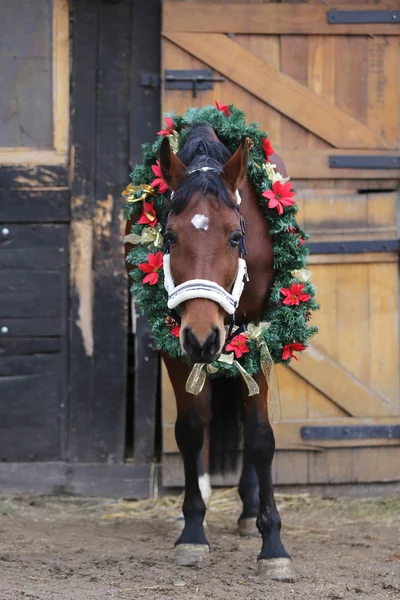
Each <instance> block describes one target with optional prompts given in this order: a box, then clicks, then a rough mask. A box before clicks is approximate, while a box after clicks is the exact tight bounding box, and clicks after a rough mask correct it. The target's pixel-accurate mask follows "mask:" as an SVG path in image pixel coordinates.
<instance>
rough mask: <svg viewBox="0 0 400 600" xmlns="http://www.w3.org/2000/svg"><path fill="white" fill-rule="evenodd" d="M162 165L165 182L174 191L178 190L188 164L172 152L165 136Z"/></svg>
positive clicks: (161, 152) (161, 154) (162, 144)
mask: <svg viewBox="0 0 400 600" xmlns="http://www.w3.org/2000/svg"><path fill="white" fill-rule="evenodd" d="M160 167H161V174H162V176H163V179H164V181H165V183H166V184H167V185H168V187H169V188H171V190H172V191H174V190H176V188H177V187H178V185H179V183H180V181H181V179H182V177H183V176H184V174H185V173H186V166H185V165H184V164H183V162H182V161H181V160H179V158H178V157H177V156H175V154H174V153H173V152H172V150H171V145H170V143H169V139H168V137H165V138H164V139H163V141H162V142H161V147H160Z"/></svg>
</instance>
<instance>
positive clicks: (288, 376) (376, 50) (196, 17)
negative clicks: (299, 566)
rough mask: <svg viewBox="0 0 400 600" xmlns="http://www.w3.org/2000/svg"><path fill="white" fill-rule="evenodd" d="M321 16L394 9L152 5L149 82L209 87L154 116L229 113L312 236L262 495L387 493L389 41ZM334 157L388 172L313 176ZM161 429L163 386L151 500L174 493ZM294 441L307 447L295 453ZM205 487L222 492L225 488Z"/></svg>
mask: <svg viewBox="0 0 400 600" xmlns="http://www.w3.org/2000/svg"><path fill="white" fill-rule="evenodd" d="M334 8H338V9H345V10H350V9H353V10H360V11H367V10H371V9H373V10H384V9H386V10H390V9H396V8H398V3H397V2H396V1H391V0H388V1H384V2H372V1H371V2H367V1H363V2H352V4H351V6H349V5H348V3H347V2H345V1H343V2H318V1H315V0H314V1H310V2H301V3H296V2H282V3H269V2H261V1H260V2H258V1H255V2H246V3H245V2H233V1H231V0H226V1H224V0H219V1H216V2H201V1H198V2H175V1H166V2H164V4H163V32H162V39H163V54H162V56H163V69H164V70H166V69H205V68H207V69H211V70H212V71H213V74H214V76H216V77H223V78H224V81H222V82H217V83H215V84H214V88H213V89H212V90H208V91H200V90H199V91H198V92H197V97H196V99H194V98H193V97H192V93H191V91H190V90H188V91H181V90H179V91H178V90H172V89H165V86H164V88H163V110H164V112H169V111H173V110H175V111H176V112H179V113H181V112H183V111H184V110H185V109H186V108H187V107H188V106H192V105H194V104H195V105H200V106H203V105H205V104H212V103H213V102H214V100H215V99H217V100H218V101H220V102H223V103H225V104H226V103H229V102H233V103H234V104H235V105H237V106H240V107H241V108H243V110H245V112H246V113H247V118H248V119H249V120H254V121H257V122H259V123H260V124H261V125H262V127H263V128H264V129H265V130H266V131H268V133H269V137H270V141H271V144H272V146H273V147H274V148H275V149H276V151H277V152H278V153H279V154H280V155H281V156H282V158H283V160H284V162H285V164H286V166H287V170H288V173H289V175H290V176H291V177H292V180H293V185H294V188H295V190H296V192H297V201H298V204H299V207H300V214H299V221H300V222H301V223H303V224H304V226H305V228H306V230H307V231H308V232H309V233H310V234H311V235H312V240H311V242H312V243H311V244H310V249H311V253H312V254H311V260H310V263H311V265H310V268H311V270H312V273H313V281H314V283H315V285H316V288H317V297H318V300H319V302H320V303H321V310H320V312H319V313H318V314H316V316H315V317H314V322H315V323H316V324H317V325H318V326H319V327H320V333H319V334H318V335H317V336H316V337H315V338H314V339H313V341H312V346H311V347H310V349H309V350H308V351H307V352H306V353H304V354H303V355H302V356H301V358H300V360H299V362H298V363H296V362H295V361H292V364H291V366H290V367H289V368H287V367H282V366H280V367H279V368H278V377H279V382H280V394H281V403H282V413H283V417H282V420H281V422H279V423H277V424H275V432H276V438H277V448H278V452H277V455H276V459H275V464H274V480H275V482H276V483H278V484H308V483H312V484H317V483H318V484H326V483H352V482H372V481H375V482H376V481H393V480H399V479H400V460H399V457H400V448H399V446H400V436H399V435H397V434H396V437H395V438H393V432H394V431H396V430H393V427H392V426H397V427H398V426H399V425H400V394H399V308H400V307H399V270H398V258H399V254H398V252H399V237H400V233H399V226H398V223H399V217H398V215H399V208H398V207H399V197H398V193H397V192H396V191H395V190H396V189H397V188H398V178H399V175H400V167H399V160H400V158H399V124H400V119H399V111H400V102H399V100H400V94H399V77H398V74H399V73H400V52H399V41H400V32H399V28H400V26H399V25H398V24H396V22H395V21H393V22H391V23H380V24H346V25H339V24H328V23H327V12H328V11H329V10H331V9H334ZM343 156H344V157H351V156H353V157H370V160H372V161H374V160H376V157H390V160H391V161H392V163H391V165H390V166H391V168H385V169H382V168H378V167H376V166H375V167H374V168H366V166H364V167H363V168H356V169H355V168H349V167H346V168H335V167H334V165H333V164H332V162H331V163H330V162H329V157H331V161H332V160H333V161H334V160H339V158H338V157H343ZM380 190H381V191H380ZM174 419H175V408H174V398H173V393H172V390H171V387H170V383H169V381H168V378H167V376H166V374H165V372H164V374H163V432H164V447H163V449H164V457H163V473H164V483H165V484H166V485H177V484H179V485H180V484H181V483H182V481H183V479H182V469H181V465H180V460H179V458H178V455H177V448H176V444H175V441H174V437H173V423H174ZM332 426H335V427H336V428H337V427H340V426H342V427H345V428H346V429H341V430H340V433H338V432H339V430H338V429H335V430H330V429H329V428H330V427H332ZM371 426H381V429H371V428H369V429H368V428H366V427H371ZM387 426H389V427H387ZM316 427H318V428H320V429H318V430H316V429H315V428H316ZM349 427H353V428H355V429H349ZM304 428H307V429H306V430H305V429H304ZM310 428H311V429H310ZM310 431H311V434H310V435H311V436H314V438H315V436H317V437H316V438H315V439H307V436H308V433H307V432H310ZM397 431H398V429H397ZM335 437H336V438H337V439H333V438H335ZM392 438H393V439H392ZM214 481H215V482H216V483H223V482H224V483H230V484H233V483H235V482H236V481H237V474H227V475H225V477H221V476H216V477H215V478H214Z"/></svg>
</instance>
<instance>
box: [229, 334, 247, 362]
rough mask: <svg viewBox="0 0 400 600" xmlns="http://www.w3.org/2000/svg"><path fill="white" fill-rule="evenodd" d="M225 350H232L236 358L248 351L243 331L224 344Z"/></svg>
mask: <svg viewBox="0 0 400 600" xmlns="http://www.w3.org/2000/svg"><path fill="white" fill-rule="evenodd" d="M225 350H226V351H227V352H232V351H233V352H234V353H235V357H236V358H240V357H241V356H242V355H243V354H246V352H250V349H249V348H248V346H247V337H246V336H245V335H244V334H243V333H239V334H238V335H237V336H235V337H234V338H233V340H231V341H230V342H229V344H227V345H226V348H225Z"/></svg>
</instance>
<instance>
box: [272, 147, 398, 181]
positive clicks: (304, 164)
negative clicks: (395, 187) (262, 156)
mask: <svg viewBox="0 0 400 600" xmlns="http://www.w3.org/2000/svg"><path fill="white" fill-rule="evenodd" d="M354 154H357V155H360V156H385V155H386V156H394V155H396V152H393V150H392V151H389V152H387V151H382V150H368V151H366V150H362V149H361V150H357V151H355V150H345V149H344V150H336V149H335V148H318V149H311V150H309V149H307V148H304V149H302V150H291V149H289V148H287V149H286V148H285V150H284V151H283V152H282V154H281V155H282V159H283V160H284V162H285V165H286V169H287V172H288V174H289V175H290V177H291V178H292V179H302V178H304V177H305V176H307V177H310V178H311V179H339V180H340V179H383V180H384V179H393V178H399V177H400V169H331V167H330V166H329V156H339V155H340V156H352V155H354Z"/></svg>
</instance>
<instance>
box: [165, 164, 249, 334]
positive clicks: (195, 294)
mask: <svg viewBox="0 0 400 600" xmlns="http://www.w3.org/2000/svg"><path fill="white" fill-rule="evenodd" d="M196 171H216V172H218V170H217V169H214V168H213V167H201V168H199V169H192V170H190V171H188V174H191V173H195V172H196ZM235 196H236V205H237V210H238V211H239V212H240V208H239V207H240V204H241V201H242V199H241V197H240V193H239V190H236V193H235ZM240 227H241V230H242V237H241V240H240V254H241V256H240V258H238V269H237V273H236V278H235V282H234V284H233V287H232V292H228V291H227V290H225V288H223V287H222V286H220V285H219V284H218V283H216V282H215V281H211V280H210V279H188V280H187V281H185V282H184V283H181V284H180V285H175V282H174V278H173V276H172V271H171V255H170V253H169V247H168V245H167V247H166V249H165V255H164V262H163V269H164V287H165V289H166V291H167V294H168V308H169V309H170V310H173V309H174V308H176V307H177V306H179V304H182V303H183V302H186V300H193V299H196V298H205V299H207V300H212V301H213V302H216V303H217V304H219V305H220V306H222V308H223V309H224V310H225V312H227V313H228V315H235V312H236V309H237V307H238V305H239V301H240V297H241V295H242V292H243V289H244V284H245V281H244V280H246V281H249V277H248V274H247V265H246V261H245V260H244V258H242V255H243V254H247V251H246V246H245V244H244V239H243V238H244V235H245V233H246V224H245V220H244V218H243V216H242V215H240ZM233 323H234V317H233Z"/></svg>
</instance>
